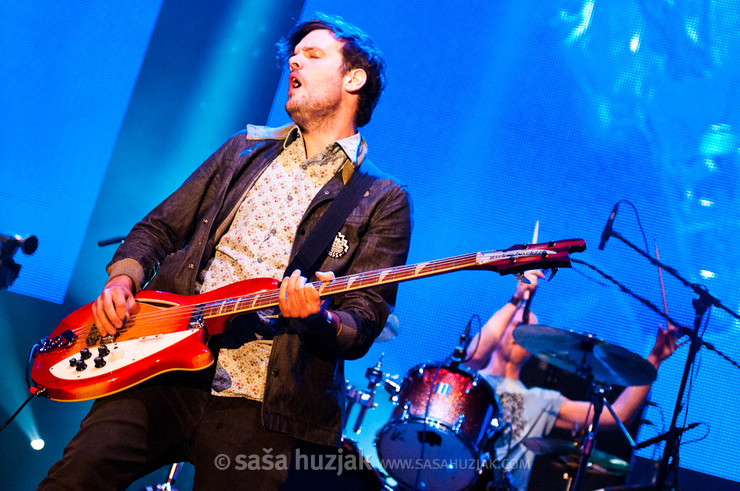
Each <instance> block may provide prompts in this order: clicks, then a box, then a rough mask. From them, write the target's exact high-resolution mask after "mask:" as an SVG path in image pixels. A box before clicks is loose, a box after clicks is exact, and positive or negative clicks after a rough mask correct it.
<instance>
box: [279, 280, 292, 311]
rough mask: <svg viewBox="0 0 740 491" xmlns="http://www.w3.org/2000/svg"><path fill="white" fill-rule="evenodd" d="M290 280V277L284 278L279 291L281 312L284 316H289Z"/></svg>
mask: <svg viewBox="0 0 740 491" xmlns="http://www.w3.org/2000/svg"><path fill="white" fill-rule="evenodd" d="M289 282H290V277H288V278H283V281H282V282H281V283H280V291H279V292H278V308H279V309H280V313H281V314H282V315H283V316H284V317H289V315H288V283H289Z"/></svg>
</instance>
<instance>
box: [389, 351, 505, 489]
mask: <svg viewBox="0 0 740 491" xmlns="http://www.w3.org/2000/svg"><path fill="white" fill-rule="evenodd" d="M500 417H501V406H500V405H499V402H498V397H497V396H496V393H495V392H494V391H493V389H492V388H491V386H490V385H489V384H488V382H486V381H485V380H484V379H483V378H481V377H480V376H478V375H477V374H475V373H474V372H472V371H470V370H466V369H464V368H463V367H459V366H451V365H439V364H437V365H430V364H422V365H418V366H416V367H414V368H412V369H411V371H409V373H408V374H407V375H406V377H405V378H404V380H403V383H402V384H401V389H400V391H399V393H398V404H397V406H396V408H395V409H394V411H393V413H392V415H391V420H390V421H389V422H388V423H386V424H385V426H383V427H382V428H381V429H380V431H379V432H378V434H377V436H376V439H375V446H376V449H377V451H378V456H379V457H380V462H381V465H382V466H383V467H384V468H385V470H386V471H387V472H388V474H389V475H390V476H391V477H393V478H394V479H395V480H396V481H398V482H399V483H400V484H401V485H402V486H404V487H408V488H411V489H414V488H417V489H424V490H444V491H454V490H460V489H467V488H469V487H471V486H472V485H473V484H475V483H476V481H477V480H478V479H479V477H480V476H481V474H482V471H481V468H483V467H487V464H488V463H487V462H481V461H480V460H481V458H484V457H485V456H486V451H487V450H488V447H489V443H492V442H493V440H494V439H495V438H494V437H495V436H496V434H497V432H498V430H499V427H500V424H501V422H500V419H499V418H500Z"/></svg>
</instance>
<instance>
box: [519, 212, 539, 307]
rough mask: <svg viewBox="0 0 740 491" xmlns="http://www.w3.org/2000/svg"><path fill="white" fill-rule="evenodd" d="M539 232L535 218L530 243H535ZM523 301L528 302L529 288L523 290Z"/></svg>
mask: <svg viewBox="0 0 740 491" xmlns="http://www.w3.org/2000/svg"><path fill="white" fill-rule="evenodd" d="M539 234H540V221H539V220H537V221H536V222H534V232H533V233H532V242H531V243H532V244H536V243H537V237H538V236H539ZM523 274H524V273H522V275H523ZM524 301H525V302H529V301H530V300H529V290H527V291H526V292H524Z"/></svg>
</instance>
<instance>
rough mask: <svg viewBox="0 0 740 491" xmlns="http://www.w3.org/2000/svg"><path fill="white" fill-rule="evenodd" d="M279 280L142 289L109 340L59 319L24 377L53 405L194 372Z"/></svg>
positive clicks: (452, 262)
mask: <svg viewBox="0 0 740 491" xmlns="http://www.w3.org/2000/svg"><path fill="white" fill-rule="evenodd" d="M585 248H586V243H585V242H584V241H583V239H568V240H560V241H550V242H544V243H541V244H517V245H514V246H512V247H510V248H508V249H505V250H503V251H487V252H477V253H471V254H465V255H462V256H455V257H451V258H446V259H437V260H434V261H428V262H424V263H419V264H412V265H405V266H397V267H393V268H386V269H379V270H376V271H367V272H364V273H358V274H354V275H350V276H343V277H339V278H335V279H334V280H332V281H327V282H314V283H312V285H313V286H314V287H315V288H316V290H317V291H318V292H319V295H320V296H321V297H322V298H323V297H327V296H330V295H334V294H337V293H342V292H347V291H352V290H360V289H364V288H371V287H373V286H379V285H384V284H390V283H399V282H401V281H408V280H413V279H416V278H422V277H426V276H433V275H439V274H443V273H449V272H452V271H458V270H464V269H486V270H492V271H497V272H499V273H500V274H502V275H504V274H516V273H522V272H524V271H528V270H531V269H553V271H554V270H556V269H557V268H564V267H570V257H569V254H570V253H572V252H581V251H583V250H584V249H585ZM277 286H278V282H277V281H276V280H273V279H253V280H246V281H242V282H239V283H234V284H233V285H229V286H226V287H223V288H219V289H217V290H213V291H211V292H208V293H205V294H202V295H193V296H183V295H174V294H170V293H162V292H151V291H142V292H140V293H139V294H138V295H136V300H137V301H138V302H139V304H140V305H141V310H140V311H139V312H138V313H137V314H135V315H132V316H131V318H130V319H129V320H128V321H127V322H126V324H125V325H124V327H123V328H122V329H120V330H119V332H118V333H117V334H116V335H115V336H112V337H111V336H106V337H101V336H100V334H99V333H98V328H97V327H96V326H95V325H94V324H93V321H92V311H91V305H92V304H88V305H85V306H84V307H81V308H79V309H77V310H76V311H74V312H73V313H71V314H70V315H68V316H67V317H65V318H64V320H63V321H62V322H61V323H60V324H59V326H58V327H57V328H56V329H55V330H54V331H53V332H52V333H51V334H50V335H49V336H48V337H46V338H44V339H42V340H41V341H39V343H38V344H37V346H36V347H35V348H34V352H33V355H32V357H31V361H30V363H31V378H32V379H33V382H34V384H35V386H36V388H37V389H41V390H43V392H42V394H44V395H45V396H47V397H49V398H51V399H55V400H58V401H84V400H87V399H94V398H96V397H102V396H106V395H110V394H113V393H116V392H119V391H121V390H124V389H126V388H128V387H132V386H134V385H136V384H138V383H140V382H143V381H144V380H147V379H149V378H152V377H154V376H155V375H158V374H160V373H164V372H168V371H171V370H200V369H203V368H205V367H207V366H209V365H211V364H212V363H213V357H212V356H211V353H210V352H209V350H208V348H207V346H206V342H207V341H208V336H210V335H214V334H220V333H221V332H223V330H224V329H225V327H226V324H227V323H228V321H229V319H231V318H232V317H233V316H234V315H237V314H242V313H247V312H254V311H257V310H261V309H265V308H269V307H276V306H277V305H278V304H279V299H278V289H277Z"/></svg>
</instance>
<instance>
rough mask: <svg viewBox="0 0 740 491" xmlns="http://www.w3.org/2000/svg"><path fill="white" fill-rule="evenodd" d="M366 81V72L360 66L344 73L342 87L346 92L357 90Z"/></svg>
mask: <svg viewBox="0 0 740 491" xmlns="http://www.w3.org/2000/svg"><path fill="white" fill-rule="evenodd" d="M365 82H367V73H365V70H363V69H362V68H352V69H351V70H348V71H347V73H346V74H345V75H344V89H345V90H346V91H347V92H353V93H354V92H357V91H358V90H360V89H361V88H362V87H364V85H365Z"/></svg>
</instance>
